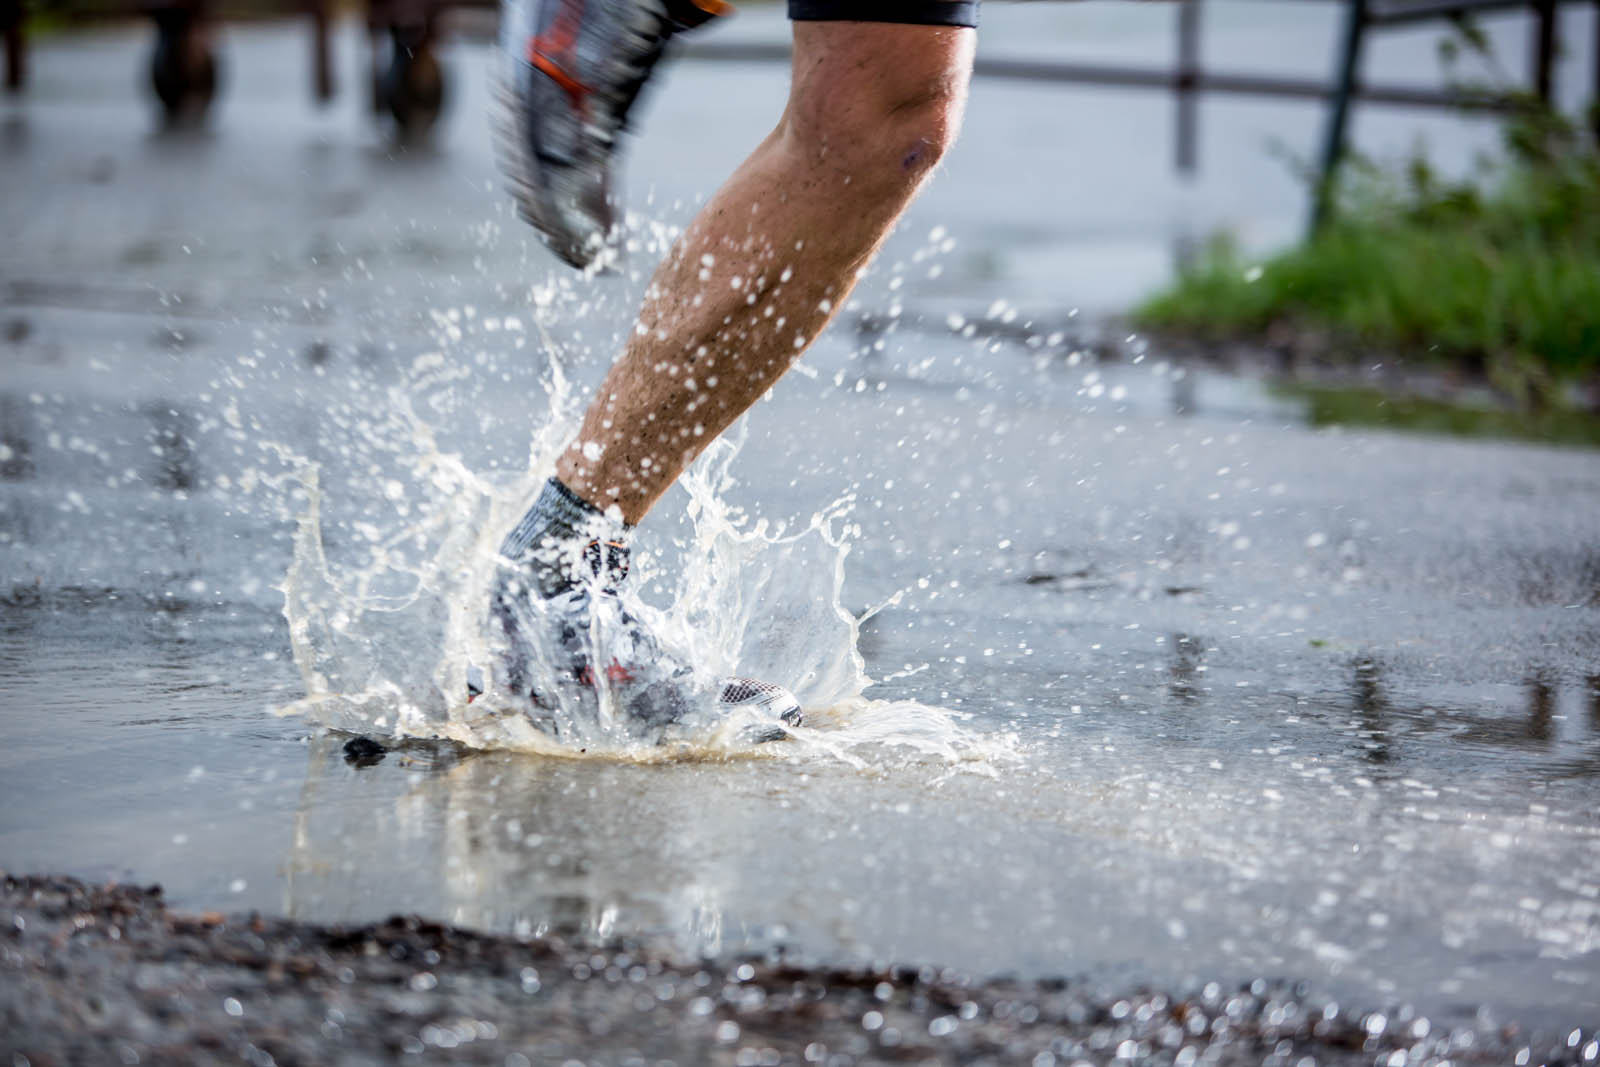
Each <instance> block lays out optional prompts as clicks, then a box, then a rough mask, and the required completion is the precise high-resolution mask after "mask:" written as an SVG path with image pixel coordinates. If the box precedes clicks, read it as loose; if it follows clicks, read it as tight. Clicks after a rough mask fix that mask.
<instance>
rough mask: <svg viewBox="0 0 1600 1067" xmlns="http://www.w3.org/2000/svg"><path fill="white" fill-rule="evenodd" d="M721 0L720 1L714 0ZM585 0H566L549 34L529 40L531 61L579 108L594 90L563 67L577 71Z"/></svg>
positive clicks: (529, 60)
mask: <svg viewBox="0 0 1600 1067" xmlns="http://www.w3.org/2000/svg"><path fill="white" fill-rule="evenodd" d="M712 2H719V0H712ZM583 4H584V0H566V2H565V3H563V4H562V5H561V11H560V13H559V14H557V15H556V17H555V21H553V22H552V23H550V30H549V32H548V33H541V34H537V35H535V36H534V37H533V39H532V40H530V41H529V42H528V62H529V63H532V64H533V66H534V69H536V70H538V71H540V72H541V73H543V74H545V75H548V76H549V78H550V80H551V81H553V82H555V83H556V84H557V85H559V86H560V87H561V89H562V90H563V91H564V92H565V93H566V94H567V97H568V98H569V99H570V100H571V101H572V106H573V107H574V108H575V109H582V107H583V102H584V100H585V98H587V97H588V96H589V94H590V92H591V91H592V90H591V89H590V88H589V87H588V86H587V85H585V84H583V83H582V82H580V81H579V80H578V79H577V78H574V77H573V76H572V75H571V74H568V73H567V72H566V70H564V69H563V68H562V63H563V62H565V63H566V64H567V65H568V66H570V67H572V68H573V69H574V70H576V69H577V64H576V63H575V62H573V55H572V50H573V48H574V47H575V46H576V45H577V43H578V25H579V20H580V18H581V17H582V15H583Z"/></svg>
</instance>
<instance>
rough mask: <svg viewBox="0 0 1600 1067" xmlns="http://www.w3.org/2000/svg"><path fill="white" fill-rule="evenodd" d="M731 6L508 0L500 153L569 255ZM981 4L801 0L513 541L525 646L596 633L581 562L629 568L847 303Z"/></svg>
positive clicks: (588, 258)
mask: <svg viewBox="0 0 1600 1067" xmlns="http://www.w3.org/2000/svg"><path fill="white" fill-rule="evenodd" d="M726 6H727V5H726V4H725V3H724V2H723V0H502V9H501V18H502V30H501V35H502V36H501V42H500V47H501V51H502V53H503V54H502V56H501V57H500V59H501V62H502V64H503V69H502V72H501V80H500V90H499V91H500V96H501V100H502V105H503V112H502V116H501V118H502V125H501V129H500V136H499V146H500V150H501V155H502V163H503V165H504V167H505V169H506V170H507V172H508V175H509V177H510V180H511V187H512V191H513V194H514V195H515V197H516V199H517V202H518V206H519V210H520V211H521V213H522V215H523V217H524V218H526V219H527V220H528V221H529V222H531V223H532V224H533V225H534V226H535V227H536V228H537V229H538V230H539V231H540V233H541V234H542V235H543V236H544V238H545V240H546V241H547V242H548V243H549V245H550V247H551V249H552V250H553V251H555V252H556V254H557V255H559V256H561V257H562V258H563V259H565V260H567V261H568V262H569V263H572V264H573V265H575V266H580V267H582V266H588V265H591V264H594V263H596V262H598V261H601V260H603V259H604V258H606V257H607V256H608V255H609V254H610V253H609V250H608V247H607V242H608V240H609V239H610V238H611V237H612V233H611V230H612V225H613V218H614V217H613V213H612V206H611V202H610V194H611V166H612V159H613V156H614V153H615V151H616V147H617V138H618V135H619V134H620V132H621V131H622V130H623V129H624V127H625V123H626V118H627V113H628V110H629V108H630V107H631V105H632V104H633V101H634V99H635V98H636V97H637V95H638V93H639V90H640V88H641V87H642V86H643V85H644V82H645V81H646V79H647V78H648V77H649V75H650V71H651V69H652V67H653V66H654V64H655V62H656V60H657V59H659V58H660V55H661V52H662V49H663V46H664V45H665V44H666V42H667V41H668V39H669V38H670V37H671V35H672V34H673V33H676V32H680V31H682V30H685V29H689V28H692V27H694V26H697V25H700V24H703V23H705V22H707V21H709V20H710V19H712V18H714V17H715V16H716V15H718V14H720V13H722V12H723V11H724V10H726ZM977 8H978V4H977V0H789V17H790V18H791V19H793V20H794V21H795V26H794V61H793V73H792V82H791V86H790V94H789V102H788V106H787V107H786V108H785V110H784V113H783V116H782V118H781V119H780V120H779V122H778V125H777V128H776V129H774V130H773V131H772V132H771V133H770V134H768V136H767V137H766V139H765V140H763V141H762V142H761V143H760V144H759V145H758V146H757V147H756V149H755V151H754V152H753V153H752V154H751V155H750V157H749V158H748V159H746V160H745V161H744V163H743V164H741V165H740V167H739V168H738V169H737V170H736V171H735V172H734V173H733V175H732V176H731V177H730V178H729V179H728V180H727V182H726V183H725V184H724V185H723V186H722V188H721V189H719V190H718V191H717V193H716V195H715V196H713V197H712V199H711V200H710V202H709V203H707V204H706V206H705V208H704V209H702V210H701V212H700V214H699V215H698V216H697V217H696V218H695V219H694V221H693V222H692V223H691V224H690V226H689V228H688V230H687V231H686V232H685V233H684V235H683V237H682V238H681V239H680V240H679V241H678V243H677V244H676V245H675V246H674V247H673V249H672V250H671V251H670V252H669V253H668V255H667V257H666V259H665V261H664V262H663V263H662V264H661V265H660V267H659V268H658V269H657V271H656V274H655V277H654V278H653V280H652V281H651V284H650V287H649V289H648V290H647V291H646V294H645V300H644V306H643V308H642V309H641V311H640V313H639V319H638V323H637V325H636V326H635V328H634V330H633V331H632V333H631V334H630V335H629V339H628V343H627V346H626V349H625V350H624V352H623V353H622V357H621V359H619V360H618V361H617V363H616V365H615V366H613V367H612V368H611V371H610V373H609V374H608V375H607V377H606V379H605V381H604V383H603V384H602V385H601V387H600V391H599V394H598V395H597V396H596V397H595V399H594V400H593V402H592V403H591V405H590V407H589V410H588V412H587V415H586V416H585V418H584V421H583V427H582V430H581V431H580V433H579V436H578V439H577V440H575V441H573V442H572V443H571V444H570V445H569V446H568V448H567V450H566V452H565V453H563V455H562V456H561V457H560V460H559V462H558V464H557V468H556V477H555V478H552V479H551V481H550V482H549V484H548V485H547V486H546V488H545V491H544V494H543V495H542V496H541V497H540V498H539V501H538V502H537V503H536V504H535V505H534V507H533V509H532V510H531V511H530V512H529V513H528V515H527V516H526V517H525V518H524V519H523V520H522V522H521V523H520V524H519V525H518V526H517V528H516V529H515V530H513V531H512V533H511V534H510V536H508V537H507V539H506V542H505V545H504V546H503V547H502V553H503V554H504V555H505V556H507V557H509V558H511V559H515V560H519V561H522V562H524V563H526V564H527V565H528V566H529V567H531V575H532V579H531V581H528V580H526V579H525V577H524V578H519V579H518V580H515V581H508V582H507V583H505V585H504V586H503V587H502V589H501V590H500V592H499V594H498V595H497V597H496V612H495V614H496V616H497V617H498V618H500V619H501V620H502V623H504V624H505V626H506V630H507V635H508V639H509V642H510V644H511V645H512V647H513V648H517V647H520V646H525V645H526V644H527V643H528V640H529V638H530V636H531V635H529V634H527V633H526V631H527V629H528V627H529V626H530V625H532V626H538V627H539V628H540V630H541V631H542V632H543V633H544V636H545V638H546V639H547V640H544V641H543V644H545V645H547V646H559V645H561V644H562V643H563V639H566V640H565V642H564V643H565V644H566V645H567V646H571V647H573V648H578V646H585V647H592V643H586V642H585V641H583V640H581V639H580V640H578V641H576V642H574V641H572V640H570V637H571V635H573V634H578V635H580V638H581V635H582V633H583V631H584V630H585V629H586V628H587V630H588V631H589V633H590V634H591V635H593V634H594V633H595V631H596V628H597V626H598V625H600V624H599V623H597V621H596V618H595V615H594V611H595V609H596V608H597V607H600V606H602V605H603V604H604V601H603V600H602V598H601V596H600V595H596V596H590V595H589V591H591V589H592V587H593V586H594V585H595V584H596V583H595V582H593V581H587V579H589V578H590V577H592V576H593V575H594V574H595V573H597V572H602V571H603V572H608V577H615V576H617V575H618V574H619V573H620V572H621V571H622V570H625V566H626V554H627V548H626V545H627V540H628V535H629V533H630V531H631V529H632V526H633V524H635V523H637V522H638V521H639V520H640V519H642V518H643V517H644V515H645V513H646V512H648V511H649V510H650V508H651V506H652V505H654V504H655V502H656V500H657V499H659V498H660V496H661V495H662V494H663V493H665V492H666V490H667V488H668V487H669V486H671V484H672V483H673V481H674V480H676V479H677V477H678V475H679V474H681V473H682V472H683V470H684V468H685V467H686V466H687V465H688V464H689V462H690V461H691V460H693V459H694V457H695V456H697V455H699V453H700V452H701V450H702V449H704V448H705V446H706V445H708V444H710V443H711V441H712V440H714V439H715V438H716V436H717V435H718V434H720V433H721V432H722V431H723V430H724V429H726V428H727V427H728V425H729V424H730V423H732V422H733V420H734V419H736V418H737V417H738V416H739V415H740V414H742V413H743V412H744V411H745V410H746V409H747V408H749V407H750V405H751V404H753V403H754V402H755V401H756V399H757V398H758V397H760V396H761V395H762V393H764V392H765V391H766V390H767V389H768V388H769V387H770V386H771V385H772V384H773V383H774V382H776V381H777V380H778V378H779V377H780V376H781V375H782V374H783V373H784V371H786V370H788V368H789V367H790V365H791V364H793V363H794V361H795V360H796V359H797V358H798V357H799V356H800V354H801V352H803V351H804V350H805V348H806V347H807V346H808V345H809V344H810V343H811V341H812V340H813V339H814V338H815V337H816V335H817V334H818V333H819V332H820V331H821V330H822V328H823V327H824V326H825V325H826V324H827V322H828V320H829V319H830V318H831V317H832V316H833V313H834V312H835V310H836V309H837V308H839V307H840V306H841V305H842V304H843V302H844V300H845V297H846V296H847V295H848V294H849V292H850V290H851V288H852V287H853V286H854V284H855V281H856V279H857V277H858V276H859V274H860V272H861V270H862V268H863V267H864V266H865V265H866V263H867V262H868V260H869V259H870V258H871V257H872V255H873V253H874V252H875V251H876V250H877V248H878V246H879V244H880V243H881V242H882V241H883V239H884V238H885V237H886V236H887V234H888V232H889V230H890V228H891V227H892V226H893V225H894V222H895V220H896V219H898V218H899V216H900V214H901V212H903V211H904V210H905V208H906V206H907V205H908V204H909V203H910V202H911V200H912V198H913V197H914V196H915V195H916V193H917V190H918V189H919V188H920V187H921V186H922V184H923V182H924V181H925V180H926V178H927V177H928V175H929V174H930V172H931V171H932V169H933V167H934V165H935V164H936V163H937V162H938V161H939V158H940V157H941V155H942V154H943V153H944V151H945V149H946V148H947V147H948V146H949V145H950V143H951V141H952V140H953V139H954V137H955V134H956V129H957V127H958V125H959V123H960V118H961V111H962V106H963V104H964V102H965V95H966V85H967V79H968V76H969V74H970V71H971V66H972V52H973V46H974V40H975V37H976V34H975V32H974V30H973V29H972V27H973V26H974V25H975V24H976V21H977ZM586 546H587V551H586ZM602 546H604V547H602ZM602 557H603V558H602ZM527 573H530V572H526V571H525V572H524V575H526V574H527ZM580 577H582V578H584V579H586V581H583V582H580V581H579V578H580ZM600 584H604V582H602V583H600ZM562 597H566V598H568V601H567V602H566V603H565V604H558V599H557V598H562ZM612 599H614V598H612ZM611 625H613V626H614V627H616V628H618V629H619V632H620V633H622V634H624V635H625V636H626V640H620V641H617V642H615V643H614V645H615V646H620V647H623V648H632V649H636V650H639V651H640V652H642V653H644V654H649V653H651V651H652V650H654V648H655V645H654V643H653V642H652V641H651V640H650V639H649V635H648V634H640V633H638V630H639V623H638V622H637V620H634V619H632V618H631V617H629V616H627V615H626V613H621V612H614V613H612V618H611ZM574 656H575V661H574V662H573V663H572V665H571V666H572V671H573V672H575V673H577V674H580V675H582V674H585V673H587V675H588V677H590V678H594V677H596V676H597V672H596V671H594V669H593V668H592V666H591V665H590V663H589V662H588V659H587V658H585V653H584V652H582V651H581V650H580V651H577V652H575V653H574ZM618 671H621V672H622V674H624V675H631V674H633V673H635V671H634V665H633V664H630V663H628V662H626V654H625V655H623V656H622V657H621V658H613V659H612V660H611V662H610V663H608V665H607V672H608V673H609V674H612V675H615V674H616V672H618ZM508 673H509V674H510V675H511V679H512V687H513V688H514V689H524V690H532V689H534V688H536V687H535V686H532V685H531V684H530V683H528V681H527V679H526V677H524V675H525V674H526V672H523V671H521V670H520V669H519V667H518V665H517V664H516V663H515V662H514V663H513V664H512V666H511V669H510V670H509V672H508ZM519 683H520V684H519ZM741 692H742V691H741ZM532 695H533V696H534V699H535V701H536V702H540V703H545V702H546V701H543V700H541V699H540V694H539V693H537V692H533V693H532ZM723 695H724V702H733V701H730V700H729V698H730V697H733V696H738V695H741V694H740V693H735V692H734V691H733V688H732V687H730V688H729V689H728V690H727V691H726V692H725V693H724V694H723ZM760 699H761V700H763V701H765V702H766V705H767V707H768V710H771V711H774V712H776V711H779V710H784V709H789V708H792V707H793V700H792V698H790V697H789V696H788V694H787V693H783V694H782V695H781V696H776V695H773V694H772V693H771V692H770V691H769V692H766V693H765V694H764V695H763V696H761V697H760ZM645 703H646V705H647V707H644V708H641V709H640V711H642V712H643V713H645V714H646V715H647V716H654V715H656V714H658V713H660V709H659V701H646V702H645ZM668 714H670V711H669V712H668Z"/></svg>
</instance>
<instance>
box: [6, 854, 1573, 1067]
mask: <svg viewBox="0 0 1600 1067" xmlns="http://www.w3.org/2000/svg"><path fill="white" fill-rule="evenodd" d="M1516 1037H1517V1035H1516V1034H1515V1033H1514V1032H1510V1031H1503V1032H1499V1033H1496V1034H1493V1035H1485V1034H1483V1033H1481V1032H1477V1031H1472V1030H1453V1031H1443V1030H1439V1029H1435V1028H1431V1027H1429V1026H1428V1024H1427V1023H1426V1021H1425V1020H1418V1019H1405V1018H1399V1017H1395V1018H1390V1017H1388V1016H1386V1015H1381V1014H1369V1015H1366V1016H1363V1017H1352V1016H1349V1015H1346V1014H1342V1013H1340V1012H1339V1011H1338V1010H1337V1009H1335V1008H1332V1007H1331V1006H1329V1005H1322V1004H1313V1003H1309V1002H1307V1001H1306V1000H1305V999H1304V997H1303V996H1302V995H1300V994H1299V993H1297V992H1296V990H1294V989H1293V988H1284V987H1279V988H1269V987H1267V985H1266V983H1263V982H1256V983H1252V985H1251V986H1249V987H1248V988H1245V989H1242V990H1240V989H1231V990H1230V989H1222V988H1220V987H1218V986H1217V985H1216V984H1215V983H1211V984H1207V985H1204V986H1202V987H1199V988H1197V989H1195V990H1193V991H1190V992H1187V993H1167V992H1161V991H1157V990H1140V991H1133V992H1129V991H1121V992H1112V991H1107V990H1103V989H1100V988H1097V987H1095V986H1094V985H1093V984H1092V983H1087V982H1086V983H1073V982H1066V981H1045V982H1030V983H1021V982H1011V981H1006V980H1003V979H1001V980H986V981H981V982H973V981H969V980H968V979H966V978H964V977H963V976H961V975H958V974H955V973H953V972H949V971H936V970H934V969H931V968H922V969H920V970H918V969H913V968H887V969H880V970H866V969H863V970H842V969H835V968H825V967H810V966H799V965H795V964H792V963H789V962H785V961H782V960H769V959H715V960H685V959H683V958H680V957H675V956H674V955H672V953H671V952H670V951H664V950H662V949H660V948H655V947H650V946H643V945H638V944H632V943H628V942H614V943H609V944H606V945H593V944H578V943H575V942H568V941H564V940H562V939H560V938H554V937H533V938H528V939H521V938H516V937H509V936H499V935H490V934H483V933H476V932H473V931H471V930H464V929H460V928H457V927H453V926H449V925H446V924H444V923H439V922H435V921H432V920H428V919H423V918H417V917H414V916H396V917H393V918H390V919H388V920H386V921H384V922H380V923H372V924H368V925H363V926H324V925H317V924H311V923H303V922H296V921H292V920H288V919H275V918H266V917H262V916H259V915H244V916H240V915H233V916H228V915H222V914H220V913H211V912H207V913H202V914H185V913H181V912H175V911H172V910H170V909H169V908H168V907H167V906H166V903H165V902H164V900H163V898H162V894H161V890H160V888H159V887H149V888H140V887H135V886H123V885H116V884H110V885H103V886H94V885H87V884H85V883H83V882H81V881H78V880H77V879H73V878H68V877H59V876H0V1054H3V1057H4V1058H0V1064H11V1065H12V1067H22V1065H25V1064H26V1065H33V1067H44V1065H50V1064H67V1063H169V1062H185V1063H223V1062H226V1063H240V1062H244V1063H252V1064H274V1063H275V1064H284V1065H289V1064H376V1063H389V1062H394V1061H397V1060H405V1059H413V1058H420V1059H424V1060H426V1061H427V1062H436V1063H470V1064H479V1063H482V1064H491V1063H492V1064H497V1065H499V1064H504V1065H507V1067H519V1065H523V1064H536V1063H538V1064H542V1063H552V1064H568V1063H578V1064H656V1063H662V1062H671V1063H674V1064H682V1065H687V1064H718V1065H720V1064H730V1065H758V1064H761V1065H766V1064H771V1065H777V1064H791V1063H792V1064H806V1063H823V1064H833V1065H838V1067H843V1065H846V1064H861V1063H961V1064H985V1063H993V1064H1002V1063H1004V1064H1013V1063H1023V1064H1036V1065H1046V1067H1047V1065H1050V1064H1056V1063H1061V1064H1067V1063H1078V1062H1090V1063H1106V1062H1111V1061H1116V1062H1118V1063H1141V1062H1143V1063H1156V1064H1182V1065H1187V1064H1191V1063H1201V1064H1244V1063H1249V1064H1263V1063H1265V1064H1284V1065H1290V1064H1293V1065H1296V1067H1309V1065H1307V1064H1306V1063H1305V1061H1306V1059H1307V1058H1308V1057H1309V1058H1310V1059H1311V1060H1312V1061H1313V1062H1315V1063H1318V1064H1344V1063H1352V1064H1353V1063H1362V1064H1388V1065H1392V1067H1400V1065H1401V1064H1405V1065H1408V1067H1409V1065H1414V1064H1420V1063H1430V1062H1443V1061H1452V1062H1456V1063H1511V1062H1521V1063H1530V1064H1537V1063H1550V1064H1581V1063H1585V1062H1590V1061H1586V1060H1585V1059H1584V1055H1585V1053H1586V1052H1587V1051H1589V1050H1590V1049H1592V1048H1593V1044H1592V1042H1593V1041H1594V1040H1595V1035H1582V1036H1581V1037H1580V1039H1579V1040H1578V1041H1576V1042H1571V1043H1569V1041H1570V1038H1563V1039H1561V1040H1559V1041H1558V1042H1556V1043H1555V1044H1554V1045H1553V1046H1552V1047H1549V1048H1546V1049H1543V1050H1541V1049H1539V1048H1538V1047H1537V1046H1536V1047H1535V1048H1533V1049H1531V1050H1529V1052H1528V1053H1526V1054H1525V1055H1527V1057H1528V1058H1527V1059H1523V1058H1522V1057H1521V1056H1519V1055H1518V1050H1519V1049H1520V1048H1521V1047H1522V1045H1521V1044H1519V1043H1518V1041H1517V1040H1516ZM1591 1060H1592V1053H1591Z"/></svg>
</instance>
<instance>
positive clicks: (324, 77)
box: [311, 0, 334, 104]
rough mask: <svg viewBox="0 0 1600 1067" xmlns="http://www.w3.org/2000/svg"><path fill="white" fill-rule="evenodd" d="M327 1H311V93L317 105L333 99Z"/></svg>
mask: <svg viewBox="0 0 1600 1067" xmlns="http://www.w3.org/2000/svg"><path fill="white" fill-rule="evenodd" d="M329 22H330V19H329V16H328V0H311V91H312V93H313V94H314V95H315V96H316V98H317V103H319V104H326V103H327V102H328V101H330V100H332V99H333V88H334V86H333V55H332V49H331V47H330V44H329V41H328V30H329Z"/></svg>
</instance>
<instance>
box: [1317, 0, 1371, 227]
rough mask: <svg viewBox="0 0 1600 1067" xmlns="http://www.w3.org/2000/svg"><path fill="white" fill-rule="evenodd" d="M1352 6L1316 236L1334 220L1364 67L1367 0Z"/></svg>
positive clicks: (1320, 181)
mask: <svg viewBox="0 0 1600 1067" xmlns="http://www.w3.org/2000/svg"><path fill="white" fill-rule="evenodd" d="M1348 3H1349V6H1348V8H1347V9H1346V15H1345V24H1344V43H1343V47H1342V48H1341V49H1340V53H1339V69H1338V81H1337V82H1336V83H1335V85H1334V96H1333V108H1332V110H1331V111H1330V112H1329V114H1328V126H1327V130H1326V132H1325V135H1324V137H1323V141H1322V166H1321V168H1320V171H1319V173H1318V175H1317V189H1316V198H1315V200H1314V206H1313V208H1312V212H1311V233H1312V235H1315V234H1316V233H1317V232H1318V231H1319V230H1321V229H1322V227H1323V226H1325V225H1326V224H1327V223H1328V220H1329V219H1330V218H1332V216H1333V196H1334V182H1335V181H1336V180H1337V178H1338V171H1339V162H1340V160H1341V159H1343V157H1344V142H1345V134H1346V128H1347V126H1348V125H1349V122H1350V100H1351V97H1352V96H1353V95H1354V94H1355V88H1356V73H1357V71H1358V70H1359V69H1360V67H1361V42H1362V39H1363V38H1364V37H1365V36H1366V31H1367V0H1348Z"/></svg>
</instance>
